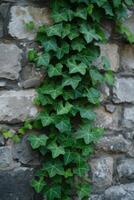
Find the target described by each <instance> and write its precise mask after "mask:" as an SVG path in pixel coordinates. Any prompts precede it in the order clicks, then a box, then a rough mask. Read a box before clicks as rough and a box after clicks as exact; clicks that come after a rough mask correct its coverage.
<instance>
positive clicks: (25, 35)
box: [9, 6, 50, 40]
mask: <svg viewBox="0 0 134 200" xmlns="http://www.w3.org/2000/svg"><path fill="white" fill-rule="evenodd" d="M31 21H32V22H34V23H35V25H36V27H39V26H41V25H42V24H49V23H50V20H49V15H48V10H47V9H46V8H35V7H32V6H27V7H22V6H13V7H12V8H11V21H10V23H9V34H10V35H11V36H12V37H17V38H18V39H28V40H33V39H34V38H35V35H36V31H35V30H33V31H29V30H27V28H26V23H28V22H31Z"/></svg>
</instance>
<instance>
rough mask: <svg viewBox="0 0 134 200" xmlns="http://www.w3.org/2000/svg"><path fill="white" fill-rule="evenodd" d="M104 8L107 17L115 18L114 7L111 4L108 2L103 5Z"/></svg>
mask: <svg viewBox="0 0 134 200" xmlns="http://www.w3.org/2000/svg"><path fill="white" fill-rule="evenodd" d="M103 8H104V9H105V12H106V14H107V15H110V16H114V13H113V9H112V6H111V4H110V3H109V2H106V3H105V4H104V5H103Z"/></svg>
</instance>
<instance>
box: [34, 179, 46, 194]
mask: <svg viewBox="0 0 134 200" xmlns="http://www.w3.org/2000/svg"><path fill="white" fill-rule="evenodd" d="M45 185H46V184H45V182H44V180H43V178H40V180H38V181H37V180H35V179H34V180H32V187H33V188H34V189H35V191H36V192H37V193H40V192H41V191H42V190H43V188H44V186H45Z"/></svg>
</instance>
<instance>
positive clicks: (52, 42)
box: [43, 38, 58, 52]
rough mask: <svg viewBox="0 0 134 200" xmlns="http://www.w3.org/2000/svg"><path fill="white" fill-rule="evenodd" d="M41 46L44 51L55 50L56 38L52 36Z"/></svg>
mask: <svg viewBox="0 0 134 200" xmlns="http://www.w3.org/2000/svg"><path fill="white" fill-rule="evenodd" d="M43 47H44V49H45V51H46V52H48V51H51V50H53V51H57V48H58V46H57V42H56V39H54V38H52V39H51V40H48V41H45V42H44V43H43Z"/></svg>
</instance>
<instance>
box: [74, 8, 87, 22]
mask: <svg viewBox="0 0 134 200" xmlns="http://www.w3.org/2000/svg"><path fill="white" fill-rule="evenodd" d="M75 17H79V18H81V19H85V20H86V19H87V9H86V8H81V7H80V8H77V9H76V12H75Z"/></svg>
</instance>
